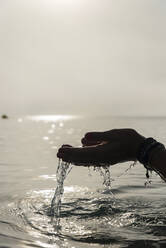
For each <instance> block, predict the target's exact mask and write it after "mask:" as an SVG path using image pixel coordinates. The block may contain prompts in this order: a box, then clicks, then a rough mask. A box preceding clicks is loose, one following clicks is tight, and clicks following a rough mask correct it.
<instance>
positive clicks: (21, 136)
mask: <svg viewBox="0 0 166 248" xmlns="http://www.w3.org/2000/svg"><path fill="white" fill-rule="evenodd" d="M125 127H131V128H135V129H136V130H137V131H138V132H140V133H141V134H143V135H144V136H146V137H149V136H152V137H154V138H156V139H158V140H160V142H163V143H164V144H166V118H159V117H156V118H155V117H151V118H150V117H149V118H145V117H95V116H94V117H81V116H57V115H55V116H24V117H17V118H16V117H13V118H12V117H11V118H9V119H1V120H0V203H1V204H0V247H1V248H2V247H3V248H7V247H12V248H18V247H19V248H26V247H42V248H59V247H65V248H86V247H93V248H98V247H111V248H118V247H134V248H136V247H139V248H143V247H155V248H156V247H157V248H158V247H166V193H165V192H166V184H165V183H164V182H163V181H162V180H161V179H160V177H159V176H158V175H156V174H155V173H152V176H151V178H150V180H151V181H152V182H151V183H150V184H147V186H145V184H146V182H147V179H146V176H145V173H146V171H145V169H144V167H143V166H142V165H141V164H139V163H137V164H136V165H135V166H133V167H131V168H130V165H131V163H121V164H117V165H114V166H112V167H111V168H110V172H111V180H112V182H111V190H109V189H108V188H106V187H105V186H104V185H103V178H102V176H101V174H100V172H97V171H94V170H93V168H91V169H88V168H85V167H76V166H73V168H72V170H71V172H70V173H69V175H68V176H67V178H66V180H65V182H64V195H63V199H62V208H61V217H60V229H59V231H58V232H57V231H56V230H55V228H54V221H53V220H52V218H51V215H50V204H51V200H52V197H53V195H54V192H55V188H56V169H57V165H58V159H57V157H56V153H57V150H58V148H59V147H60V146H61V145H62V144H71V145H74V146H80V145H81V144H80V140H81V138H82V136H83V135H84V133H86V132H87V131H97V130H99V131H105V130H109V129H112V128H125Z"/></svg>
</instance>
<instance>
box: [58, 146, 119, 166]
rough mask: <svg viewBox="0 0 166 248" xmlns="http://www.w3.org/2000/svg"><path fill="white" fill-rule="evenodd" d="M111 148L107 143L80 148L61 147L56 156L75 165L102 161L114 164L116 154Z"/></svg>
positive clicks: (96, 164) (94, 163)
mask: <svg viewBox="0 0 166 248" xmlns="http://www.w3.org/2000/svg"><path fill="white" fill-rule="evenodd" d="M111 150H112V148H111V145H108V144H104V145H98V146H91V147H82V148H61V149H59V152H58V154H57V156H58V157H59V158H61V159H62V160H63V161H65V162H70V163H73V164H76V165H85V166H89V165H95V166H100V165H101V164H104V163H105V164H115V163H117V162H118V159H117V158H116V157H117V154H115V153H114V152H113V151H111ZM118 156H119V155H118Z"/></svg>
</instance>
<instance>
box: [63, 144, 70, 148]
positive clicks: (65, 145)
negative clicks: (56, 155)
mask: <svg viewBox="0 0 166 248" xmlns="http://www.w3.org/2000/svg"><path fill="white" fill-rule="evenodd" d="M61 147H62V148H65V147H72V146H71V145H68V144H64V145H62V146H61Z"/></svg>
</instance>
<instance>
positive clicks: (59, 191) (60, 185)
mask: <svg viewBox="0 0 166 248" xmlns="http://www.w3.org/2000/svg"><path fill="white" fill-rule="evenodd" d="M71 169H72V166H71V165H70V163H67V162H63V161H60V160H59V162H58V168H57V171H56V177H57V187H56V189H55V193H54V196H53V198H52V201H51V217H52V221H53V220H54V217H55V216H56V222H55V223H54V226H55V227H56V229H58V228H60V211H61V201H62V196H63V192H64V180H65V178H66V177H67V175H68V174H69V173H70V171H71Z"/></svg>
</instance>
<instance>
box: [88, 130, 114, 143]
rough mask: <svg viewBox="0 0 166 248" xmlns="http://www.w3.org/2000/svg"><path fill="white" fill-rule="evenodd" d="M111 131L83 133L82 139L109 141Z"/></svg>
mask: <svg viewBox="0 0 166 248" xmlns="http://www.w3.org/2000/svg"><path fill="white" fill-rule="evenodd" d="M112 131H113V130H111V131H106V132H88V133H86V134H85V137H84V139H86V140H87V141H93V142H97V141H109V140H110V139H111V138H112Z"/></svg>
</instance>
